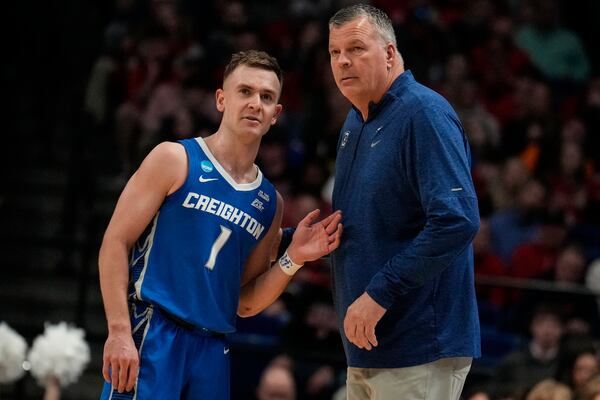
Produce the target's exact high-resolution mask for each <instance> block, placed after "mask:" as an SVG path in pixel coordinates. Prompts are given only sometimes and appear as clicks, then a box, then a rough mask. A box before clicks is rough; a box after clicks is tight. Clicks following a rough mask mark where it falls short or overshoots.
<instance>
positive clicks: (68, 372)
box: [28, 322, 90, 386]
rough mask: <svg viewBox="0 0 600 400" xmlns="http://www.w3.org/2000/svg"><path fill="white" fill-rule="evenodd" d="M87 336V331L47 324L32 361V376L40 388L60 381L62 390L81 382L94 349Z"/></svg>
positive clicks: (37, 341) (31, 351) (64, 325)
mask: <svg viewBox="0 0 600 400" xmlns="http://www.w3.org/2000/svg"><path fill="white" fill-rule="evenodd" d="M84 336H85V333H84V331H83V329H79V328H74V327H71V326H69V325H67V323H66V322H61V323H59V324H57V325H51V324H46V328H45V329H44V334H43V335H40V336H38V337H37V338H36V339H35V340H34V341H33V346H31V350H30V351H29V357H28V358H29V362H30V363H31V374H32V375H33V376H34V377H35V378H36V379H37V381H38V383H39V384H40V385H42V386H45V385H46V382H47V381H48V379H49V378H51V377H55V378H57V379H58V381H59V382H60V385H61V386H67V385H69V384H71V383H73V382H76V381H77V379H79V376H80V375H81V373H82V372H83V369H84V368H85V367H86V365H87V363H88V362H89V361H90V348H89V346H88V344H87V343H86V341H85V340H84V339H83V337H84Z"/></svg>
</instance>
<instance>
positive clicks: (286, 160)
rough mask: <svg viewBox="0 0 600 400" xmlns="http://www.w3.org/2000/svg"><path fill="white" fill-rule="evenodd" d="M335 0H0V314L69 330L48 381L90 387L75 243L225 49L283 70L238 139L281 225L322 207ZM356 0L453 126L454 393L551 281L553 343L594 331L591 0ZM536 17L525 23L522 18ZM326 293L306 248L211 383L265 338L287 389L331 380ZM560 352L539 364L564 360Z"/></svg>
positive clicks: (90, 255) (93, 393)
mask: <svg viewBox="0 0 600 400" xmlns="http://www.w3.org/2000/svg"><path fill="white" fill-rule="evenodd" d="M350 3H351V2H350V1H333V0H321V1H319V0H292V1H274V0H270V1H268V0H257V1H222V2H221V1H192V0H186V1H170V0H113V1H99V0H96V1H75V0H73V1H56V2H36V1H20V2H11V3H9V4H6V5H4V7H3V9H4V11H5V13H4V18H3V19H4V22H5V23H4V24H3V25H4V35H3V36H4V42H5V46H4V48H3V50H4V51H3V53H4V57H5V61H3V62H2V67H1V71H2V73H1V76H2V82H3V84H2V88H3V94H4V98H5V101H3V102H2V103H3V106H2V109H3V111H4V113H3V114H4V118H3V121H4V128H3V132H2V146H0V148H1V152H0V156H1V157H0V163H1V172H0V178H1V182H2V183H3V184H2V186H1V188H0V224H1V225H0V226H1V229H0V238H1V239H0V271H1V275H0V321H5V322H6V323H7V324H9V325H10V326H11V327H12V328H14V329H15V330H16V331H18V332H19V333H20V334H21V335H23V336H24V337H25V339H26V340H27V342H28V343H29V344H30V345H31V343H32V341H33V339H34V338H35V337H36V336H37V335H39V334H41V333H42V332H43V329H44V323H45V322H51V323H57V322H60V321H67V322H70V323H72V324H74V325H75V326H78V327H81V328H83V329H85V331H86V340H87V341H88V343H89V345H90V348H91V354H92V359H91V362H90V364H89V366H88V367H87V369H86V370H85V372H84V374H83V375H82V376H81V378H80V379H79V381H78V382H77V383H75V384H73V385H71V386H69V387H67V388H64V390H63V392H62V398H63V399H82V400H83V399H95V398H97V397H98V395H99V393H100V390H101V383H102V379H101V374H100V369H101V357H102V346H103V343H104V339H105V335H106V327H105V321H104V315H103V310H102V304H101V298H100V293H99V288H98V273H97V252H98V249H99V245H100V241H101V237H102V233H103V230H104V229H105V227H106V225H107V222H108V219H109V217H110V215H111V213H112V210H113V208H114V205H115V202H116V199H117V196H118V194H119V192H120V190H121V189H122V187H123V185H124V183H125V182H126V179H127V178H128V177H129V176H130V174H131V173H132V171H133V170H135V168H136V167H137V165H138V164H139V161H140V160H141V158H143V156H144V155H145V154H146V153H147V151H148V150H149V149H150V148H151V147H152V146H153V145H155V144H156V143H158V142H160V141H162V140H176V139H177V138H182V137H190V136H194V135H198V134H199V135H203V136H205V135H207V134H210V133H211V132H213V131H214V130H215V128H216V127H217V126H218V122H219V115H218V114H217V113H216V111H215V110H214V101H213V98H214V90H215V89H216V88H217V87H218V86H219V85H220V82H221V78H222V68H223V66H224V65H225V64H226V63H227V61H228V57H229V55H230V54H231V53H232V52H234V51H237V50H242V49H247V48H259V49H264V50H267V51H269V52H271V53H272V54H274V55H275V56H276V57H277V58H278V59H279V61H280V63H281V65H282V67H283V69H284V71H285V85H284V94H283V98H282V103H283V104H284V107H285V113H284V115H283V118H281V120H280V122H279V123H278V125H277V126H276V127H275V128H273V129H272V130H271V131H270V133H269V134H268V135H267V137H266V138H265V139H264V144H263V146H262V149H261V151H260V154H259V157H258V162H259V165H260V166H261V168H262V169H263V172H264V173H265V175H266V176H267V177H268V178H269V179H271V180H272V181H273V182H274V183H275V184H276V186H277V187H278V189H279V191H280V192H281V193H282V194H283V195H284V197H285V201H286V211H285V218H284V224H285V225H295V224H296V223H297V221H298V220H299V218H300V217H301V216H303V215H304V214H305V213H306V212H307V210H310V209H312V208H314V207H321V208H324V209H328V208H329V202H328V192H329V190H328V188H329V186H328V185H329V183H330V176H331V174H332V173H333V171H332V166H333V160H334V157H335V145H336V143H337V135H338V130H339V128H340V126H341V123H342V121H343V118H344V117H345V114H346V112H347V110H348V107H349V105H348V103H347V102H346V100H345V99H344V98H343V97H341V95H340V94H339V93H338V91H337V89H336V88H335V85H334V83H333V81H332V79H331V73H330V70H329V60H328V54H327V20H328V18H329V17H330V16H331V15H332V14H333V12H335V10H337V9H338V8H340V7H341V6H343V5H346V4H350ZM372 4H374V5H376V6H378V7H380V8H382V9H384V10H385V11H386V12H388V14H389V15H390V16H391V17H392V20H393V22H394V25H395V28H396V33H397V36H398V45H399V50H400V52H401V53H402V55H403V57H404V59H405V64H406V67H407V68H408V69H411V70H412V71H413V73H414V74H415V76H416V78H417V79H418V80H420V81H421V82H423V83H425V84H427V85H428V86H430V87H432V88H434V89H435V90H437V91H439V92H440V93H442V94H443V95H444V96H445V97H446V98H447V99H448V100H450V101H451V103H452V104H453V106H454V107H455V108H456V110H457V111H458V112H459V114H460V116H461V119H462V121H463V124H464V126H465V129H466V131H467V134H468V135H469V137H470V141H471V145H472V149H473V176H474V180H475V183H476V186H477V190H478V195H479V199H480V211H481V216H482V231H481V232H480V234H479V235H478V238H477V239H476V255H477V263H476V264H477V265H476V272H477V273H478V276H479V277H478V282H479V284H478V294H479V302H480V314H481V315H480V317H481V322H482V341H483V350H484V357H483V358H482V359H480V360H477V361H476V362H475V364H474V366H473V370H472V373H471V375H470V377H469V379H468V381H467V387H466V390H465V395H466V394H467V393H468V392H471V391H474V390H476V389H480V388H481V389H482V390H484V391H487V392H489V394H490V396H492V397H493V396H496V395H497V396H499V395H500V393H499V392H501V391H503V390H505V389H506V390H507V391H508V389H507V388H510V387H511V385H510V384H512V383H514V382H511V383H510V384H508V383H507V385H503V388H501V389H499V388H498V382H500V380H501V378H500V376H499V375H498V374H499V371H500V368H499V366H500V365H502V364H501V361H502V360H503V358H504V357H505V356H506V355H507V354H508V353H510V352H511V351H517V350H518V349H520V348H521V346H523V345H525V344H527V342H528V329H527V327H528V323H529V321H530V318H531V312H532V311H533V310H534V308H535V307H534V306H533V305H534V304H535V305H538V304H542V303H544V304H546V303H547V301H548V300H552V305H551V307H554V310H556V311H559V312H561V316H562V317H563V318H564V321H565V322H566V323H567V324H566V325H565V326H566V330H565V332H566V333H565V335H564V336H563V349H564V348H565V347H566V346H565V345H564V343H566V342H567V339H569V338H570V337H571V338H572V337H577V338H582V337H584V338H585V340H586V341H587V340H589V341H590V343H592V344H593V345H596V346H597V341H598V338H599V336H598V335H599V333H600V326H599V324H598V320H599V316H598V308H597V304H596V301H595V296H594V293H596V294H597V293H598V291H599V290H600V288H599V280H600V278H599V275H600V274H599V273H598V272H599V271H598V270H599V269H600V258H599V257H600V211H599V210H600V208H599V205H600V156H599V155H600V50H599V47H598V38H600V2H598V1H595V0H581V1H551V0H548V1H543V0H531V1H526V0H522V1H517V0H505V1H491V0H473V1H467V0H447V1H442V0H407V1H391V0H380V1H373V2H372ZM540 26H543V27H544V30H543V31H544V32H545V33H544V35H541V36H540V35H537V36H536V33H535V32H538V33H539V32H540V31H539V30H538V31H536V29H538V28H539V27H540ZM540 38H543V39H540ZM586 276H587V279H586ZM586 285H587V286H586ZM590 289H592V290H590ZM330 303H331V299H330V293H329V276H328V269H327V262H326V260H324V261H322V262H318V263H314V264H312V265H309V266H307V267H306V268H305V269H304V270H303V272H302V273H301V274H299V275H298V277H297V278H296V279H295V280H294V282H293V284H292V285H290V287H289V289H288V290H287V292H286V293H285V294H284V296H282V299H281V301H279V302H277V303H276V304H275V305H274V306H273V307H271V308H270V309H269V310H268V311H267V312H265V313H263V314H262V315H260V316H258V317H255V318H251V319H247V320H243V321H240V323H239V329H240V332H239V333H238V334H236V335H233V336H232V337H231V341H232V360H233V361H232V382H233V385H232V399H234V400H235V399H252V398H254V397H253V396H255V394H254V390H255V388H256V386H257V385H258V382H259V378H260V376H261V373H262V371H263V369H264V368H265V366H266V365H268V364H269V363H270V362H272V361H273V359H276V361H275V362H277V363H281V364H282V365H287V366H289V368H290V369H291V370H292V372H293V375H294V378H295V381H296V389H297V390H296V391H297V395H296V398H298V399H330V398H332V395H333V393H334V392H335V391H336V390H337V388H338V387H339V386H340V385H341V384H342V383H343V381H344V375H343V371H344V367H345V364H344V358H343V352H342V350H341V345H340V342H339V337H338V336H337V335H338V334H337V331H336V329H335V325H334V324H333V320H334V317H333V310H332V308H331V305H330ZM596 349H597V347H596ZM564 353H565V352H564V351H563V352H561V353H560V357H562V358H560V357H559V358H560V359H557V360H555V362H556V363H557V365H558V364H561V363H560V362H562V364H561V365H563V366H564V363H566V362H567V361H566V360H565V357H568V356H569V355H567V356H565V355H564ZM0 361H1V360H0ZM559 361H560V362H559ZM554 367H556V366H554ZM556 368H558V367H556ZM558 369H560V368H558ZM549 371H551V372H549V373H548V374H549V375H554V376H555V377H556V378H557V379H561V376H557V375H556V374H558V373H559V372H560V371H557V370H556V369H550V370H549ZM562 372H564V371H562ZM567 381H568V379H567ZM514 384H515V387H516V386H518V382H517V383H514ZM569 384H572V383H569ZM518 390H519V389H516V388H515V389H514V392H513V394H512V395H513V396H514V397H512V398H515V399H516V398H518V397H517V396H518ZM42 396H43V389H42V388H41V387H39V386H38V385H37V384H36V382H35V380H34V379H33V378H32V377H31V375H29V374H26V375H25V377H23V378H22V379H20V380H18V381H17V382H14V383H12V384H4V385H2V384H0V398H1V399H40V398H42ZM504 398H511V397H504Z"/></svg>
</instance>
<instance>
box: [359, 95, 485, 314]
mask: <svg viewBox="0 0 600 400" xmlns="http://www.w3.org/2000/svg"><path fill="white" fill-rule="evenodd" d="M410 129H411V131H410V133H409V135H408V139H407V140H406V142H405V143H403V144H402V147H401V149H400V158H401V160H404V162H401V164H404V165H400V166H399V168H404V169H405V170H406V174H407V177H408V181H409V182H410V187H407V188H406V190H412V191H413V193H414V194H415V197H416V198H417V199H418V201H419V203H420V207H421V210H422V213H423V214H424V225H423V228H422V230H421V231H420V232H419V233H418V234H417V236H416V237H415V238H414V239H413V240H412V242H411V243H410V245H409V246H408V247H406V248H405V249H404V250H403V251H402V252H400V253H398V254H396V255H395V256H393V257H392V258H391V259H389V260H388V261H387V262H386V263H385V264H384V265H383V266H382V267H381V269H380V270H379V272H378V273H377V274H375V275H374V276H373V278H372V279H371V282H370V283H369V285H368V286H367V288H366V291H367V293H368V294H369V295H370V296H371V297H372V298H373V299H374V300H375V301H376V302H377V303H378V304H380V305H381V306H382V307H384V308H386V309H389V308H390V307H391V306H392V305H393V304H394V302H395V300H396V299H397V298H398V297H399V296H401V295H403V294H405V293H407V292H408V291H410V290H411V289H413V288H417V287H420V286H422V285H423V284H425V283H426V282H427V281H429V280H431V279H434V278H436V277H437V276H439V275H440V274H441V273H442V271H443V270H444V269H445V268H446V267H448V265H450V264H451V263H452V262H453V261H454V260H455V259H456V257H457V256H458V255H459V254H461V253H462V252H463V251H464V250H465V248H466V247H467V246H468V245H469V244H470V243H471V241H472V240H473V237H474V236H475V234H476V232H477V230H478V229H479V211H478V207H477V197H476V195H475V190H474V188H473V182H472V179H471V174H470V162H469V157H470V154H469V146H468V143H467V139H466V137H465V135H464V133H463V130H462V127H461V125H460V122H459V121H458V119H457V117H456V116H455V115H452V114H450V113H449V112H448V111H446V110H443V109H438V108H434V107H428V108H425V109H421V110H420V111H418V112H416V113H415V114H414V115H413V116H412V118H411V122H410ZM465 262H467V260H466V259H465ZM457 290H458V288H457Z"/></svg>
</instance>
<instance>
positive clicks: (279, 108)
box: [271, 104, 283, 125]
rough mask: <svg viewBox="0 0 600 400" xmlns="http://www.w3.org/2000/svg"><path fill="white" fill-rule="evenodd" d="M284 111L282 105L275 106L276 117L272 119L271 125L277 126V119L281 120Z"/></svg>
mask: <svg viewBox="0 0 600 400" xmlns="http://www.w3.org/2000/svg"><path fill="white" fill-rule="evenodd" d="M282 111H283V106H282V105H281V104H277V105H276V106H275V115H273V118H271V125H275V123H276V122H277V118H279V116H280V115H281V112H282Z"/></svg>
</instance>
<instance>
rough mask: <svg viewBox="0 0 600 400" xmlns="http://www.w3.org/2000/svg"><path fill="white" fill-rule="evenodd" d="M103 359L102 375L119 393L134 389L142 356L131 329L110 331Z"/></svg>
mask: <svg viewBox="0 0 600 400" xmlns="http://www.w3.org/2000/svg"><path fill="white" fill-rule="evenodd" d="M102 361H103V365H102V375H103V376H104V380H105V381H106V382H109V383H111V384H112V386H113V388H115V390H117V391H118V392H119V393H121V392H124V391H127V392H129V391H131V390H133V387H134V385H135V381H136V380H137V376H138V372H139V365H140V358H139V355H138V352H137V349H136V348H135V344H134V343H133V338H132V336H131V332H130V331H127V332H125V331H124V332H115V333H109V335H108V339H106V343H105V344H104V357H103V360H102Z"/></svg>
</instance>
